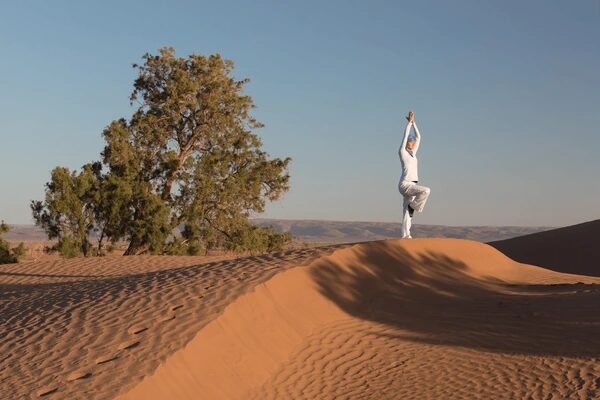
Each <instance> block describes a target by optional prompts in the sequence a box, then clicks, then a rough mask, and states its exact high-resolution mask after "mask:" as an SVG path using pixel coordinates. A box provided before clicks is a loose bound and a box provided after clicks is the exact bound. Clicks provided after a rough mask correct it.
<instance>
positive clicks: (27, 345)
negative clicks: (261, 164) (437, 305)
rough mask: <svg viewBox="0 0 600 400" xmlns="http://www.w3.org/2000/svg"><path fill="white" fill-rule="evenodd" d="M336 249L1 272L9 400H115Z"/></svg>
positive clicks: (2, 393) (2, 369)
mask: <svg viewBox="0 0 600 400" xmlns="http://www.w3.org/2000/svg"><path fill="white" fill-rule="evenodd" d="M338 247H339V246H338ZM333 249H334V248H332V247H323V248H319V249H310V250H294V251H290V252H287V253H281V254H271V255H265V256H258V257H246V258H242V259H237V260H222V261H213V260H212V259H206V258H203V257H139V256H136V257H107V258H101V259H98V258H91V259H75V260H68V261H65V260H63V261H49V262H37V263H25V264H9V265H0V399H3V400H4V399H15V400H16V399H19V400H20V399H28V398H38V397H43V398H49V399H112V398H114V397H115V396H116V395H117V394H118V393H119V392H122V391H126V390H127V389H129V388H131V387H133V386H135V384H136V383H137V382H138V381H139V380H141V379H142V378H143V377H144V376H147V375H149V374H151V373H152V371H154V370H155V369H156V368H157V367H158V365H159V363H160V362H161V361H164V360H165V359H166V358H167V357H168V356H169V355H171V354H172V353H174V352H176V351H177V350H179V349H181V348H182V347H183V346H184V345H185V344H186V343H187V342H188V341H190V340H191V339H192V338H193V337H194V335H195V334H196V333H197V332H198V331H199V330H200V329H201V328H202V327H203V326H205V325H206V324H207V323H209V322H210V321H212V320H214V319H215V318H216V317H217V316H218V315H220V314H221V313H222V312H223V310H224V308H225V307H226V306H227V305H228V304H230V303H232V302H233V301H234V300H235V299H236V298H237V297H238V296H239V295H240V294H242V293H244V292H246V291H248V290H249V289H251V288H252V287H254V286H255V285H256V284H257V283H260V282H264V281H266V280H268V279H269V278H271V277H272V276H274V275H275V274H276V273H277V272H280V271H283V270H285V269H287V268H290V267H293V266H298V265H302V264H306V263H310V262H311V261H312V260H314V259H316V258H318V257H319V256H321V255H323V254H327V253H329V252H331V251H332V250H333ZM211 261H212V262H211Z"/></svg>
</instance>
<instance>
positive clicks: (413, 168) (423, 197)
mask: <svg viewBox="0 0 600 400" xmlns="http://www.w3.org/2000/svg"><path fill="white" fill-rule="evenodd" d="M406 119H407V120H408V124H407V125H406V130H405V131H404V138H403V139H402V144H401V145H400V150H398V154H399V155H400V161H401V162H402V177H401V178H400V183H399V184H398V190H399V191H400V194H402V196H403V197H404V201H403V204H402V238H407V239H410V238H411V236H410V226H411V224H412V216H413V213H414V212H415V211H416V212H422V211H423V208H424V207H425V203H426V202H427V198H428V197H429V193H430V191H431V190H430V189H429V188H428V187H425V186H420V185H417V183H418V181H419V171H418V160H417V150H418V149H419V144H420V142H421V134H420V133H419V128H417V124H416V123H415V114H414V113H413V112H412V111H411V112H409V113H408V117H406ZM411 127H412V128H414V130H415V134H414V136H413V135H411V134H410V129H411Z"/></svg>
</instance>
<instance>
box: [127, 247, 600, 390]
mask: <svg viewBox="0 0 600 400" xmlns="http://www.w3.org/2000/svg"><path fill="white" fill-rule="evenodd" d="M579 282H585V283H587V284H585V283H579ZM599 299H600V279H594V278H585V277H581V276H574V275H566V274H558V273H555V272H551V271H547V270H545V269H542V268H538V267H534V266H529V265H522V264H517V263H515V262H513V261H511V260H510V259H508V258H507V257H505V256H503V255H502V254H501V253H499V252H497V251H495V250H493V249H492V248H490V247H489V246H487V245H484V244H479V243H475V242H469V241H461V240H451V239H428V240H413V241H408V242H407V241H386V242H374V243H367V244H360V245H356V246H353V247H352V248H348V249H344V250H338V251H336V252H335V253H334V254H333V255H331V256H327V257H323V258H321V259H319V260H317V261H315V262H314V263H313V264H312V265H311V266H309V267H303V268H294V269H291V270H289V271H286V272H282V273H280V274H278V275H277V276H275V277H274V278H272V279H271V280H269V281H268V282H266V283H263V284H260V285H258V286H257V287H256V288H255V289H254V290H253V291H252V292H251V293H248V294H246V295H244V296H242V297H241V298H239V299H238V300H237V301H235V302H234V303H233V304H231V305H230V306H228V307H227V308H226V310H225V312H224V313H223V315H221V316H220V317H219V318H217V319H216V320H215V321H213V322H212V323H210V324H209V325H207V326H206V327H205V328H204V329H202V330H201V331H200V332H199V333H198V335H196V337H195V338H194V339H193V340H192V341H191V342H190V343H189V344H188V345H187V346H186V347H185V348H184V349H183V350H182V351H180V352H178V353H176V354H175V355H174V356H173V357H171V358H169V359H168V360H167V361H166V362H165V363H164V364H162V365H161V366H160V367H159V368H158V369H157V371H156V372H155V373H154V374H153V375H152V376H150V377H148V378H147V379H145V380H144V381H142V383H141V384H140V385H138V386H137V387H135V388H134V389H133V390H131V391H130V392H129V393H127V394H126V395H124V396H122V397H120V399H166V398H173V399H193V398H207V399H359V398H360V399H368V398H373V399H375V398H378V399H379V398H390V399H392V398H394V399H396V398H398V399H400V398H402V399H403V398H415V399H423V398H474V397H478V398H507V399H509V398H528V397H531V398H548V396H552V395H555V396H558V397H559V398H591V397H590V396H592V397H593V396H596V395H600V387H598V380H599V379H600V365H598V363H597V357H600V337H598V333H600V314H598V312H600V301H598V300H599ZM596 391H598V393H597V392H596Z"/></svg>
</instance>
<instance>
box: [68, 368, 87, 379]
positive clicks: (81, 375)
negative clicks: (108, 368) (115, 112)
mask: <svg viewBox="0 0 600 400" xmlns="http://www.w3.org/2000/svg"><path fill="white" fill-rule="evenodd" d="M90 376H92V373H91V372H90V371H87V370H84V369H82V370H79V371H73V372H71V373H70V374H69V375H67V382H73V381H76V380H79V379H86V378H89V377H90Z"/></svg>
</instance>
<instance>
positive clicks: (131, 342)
mask: <svg viewBox="0 0 600 400" xmlns="http://www.w3.org/2000/svg"><path fill="white" fill-rule="evenodd" d="M139 344H140V341H139V340H136V339H131V340H126V341H124V342H121V344H119V347H118V349H119V350H128V349H132V348H134V347H137V346H139Z"/></svg>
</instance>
